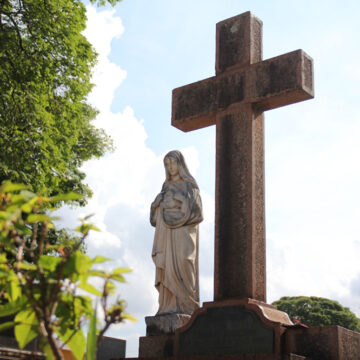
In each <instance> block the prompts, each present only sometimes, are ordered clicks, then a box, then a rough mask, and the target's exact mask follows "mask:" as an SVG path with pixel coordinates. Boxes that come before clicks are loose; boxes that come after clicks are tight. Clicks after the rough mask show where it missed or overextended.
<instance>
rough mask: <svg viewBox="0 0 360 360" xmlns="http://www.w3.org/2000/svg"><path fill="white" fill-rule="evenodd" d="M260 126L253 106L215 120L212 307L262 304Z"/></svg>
mask: <svg viewBox="0 0 360 360" xmlns="http://www.w3.org/2000/svg"><path fill="white" fill-rule="evenodd" d="M263 126H264V125H263V115H262V114H261V113H260V114H258V115H257V114H256V112H255V111H254V110H253V108H252V106H251V105H244V106H241V107H240V106H239V107H238V108H237V109H236V111H230V112H229V113H228V114H227V113H225V114H224V115H223V116H219V117H218V120H217V126H216V204H217V206H216V213H215V272H214V273H215V279H214V281H215V283H214V284H215V286H214V300H215V301H217V300H221V299H227V298H234V297H238V298H254V299H257V300H261V301H265V299H266V286H265V282H266V260H265V221H264V219H265V208H264V144H263V131H264V128H263ZM254 264H255V266H254ZM240 269H241V270H240Z"/></svg>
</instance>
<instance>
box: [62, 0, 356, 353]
mask: <svg viewBox="0 0 360 360" xmlns="http://www.w3.org/2000/svg"><path fill="white" fill-rule="evenodd" d="M249 10H250V11H252V12H253V13H254V14H255V15H256V16H257V17H259V18H260V19H261V20H262V21H263V34H264V36H263V54H264V59H267V58H271V57H274V56H277V55H281V54H283V53H286V52H290V51H293V50H296V49H300V48H301V49H303V50H304V51H305V52H307V53H308V54H309V55H310V56H311V57H312V58H313V59H314V64H315V99H314V100H310V101H306V102H303V103H298V104H294V105H291V106H287V107H284V108H280V109H276V110H272V111H269V112H267V113H266V114H265V129H266V130H265V156H266V227H267V279H268V280H267V289H268V302H271V301H274V300H277V299H278V298H280V297H281V296H286V295H314V296H323V297H328V298H331V299H335V300H338V301H340V302H341V303H342V304H344V305H346V306H349V307H350V308H351V309H352V310H353V311H355V312H356V313H357V314H358V315H360V307H359V303H360V261H359V256H360V228H359V223H360V222H359V219H360V206H359V203H360V192H359V188H358V187H359V183H360V162H359V156H360V143H359V138H360V115H359V109H360V104H359V95H360V66H359V58H360V41H359V37H360V25H359V24H360V23H359V20H358V19H359V15H360V11H359V10H360V5H358V2H357V1H355V0H353V1H341V2H340V1H309V0H303V1H288V0H287V1H286V0H277V1H276V0H274V1H270V0H269V1H265V0H264V1H254V0H252V1H240V0H238V1H231V0H222V1H215V0H208V1H204V0H196V1H194V0H192V1H190V0H182V1H179V0H171V1H169V0H153V1H149V0H123V2H122V3H120V4H118V5H117V6H116V7H115V8H114V9H112V8H110V7H106V8H100V9H97V8H90V7H89V8H88V16H89V22H88V28H87V30H86V32H85V33H86V35H87V36H88V38H89V40H90V41H91V42H92V43H93V44H94V46H95V48H96V49H97V51H98V53H99V63H98V66H97V68H96V69H95V71H94V78H93V81H94V83H95V84H96V85H97V87H96V88H95V89H94V91H93V93H92V94H91V95H90V97H89V101H90V102H92V103H93V104H94V105H95V106H97V107H98V108H99V110H100V114H99V116H98V119H97V120H96V124H97V126H99V127H103V128H105V130H106V131H107V132H108V133H109V134H110V135H111V136H112V137H113V138H114V141H115V145H116V147H117V150H116V151H115V152H114V153H112V154H108V155H106V156H105V157H104V158H102V159H100V160H97V161H90V162H88V163H87V164H86V165H85V166H84V170H85V171H86V173H87V175H88V176H87V181H88V183H89V184H90V186H91V187H92V188H93V190H94V197H93V199H92V200H91V201H90V202H89V205H88V207H87V208H85V209H77V210H69V209H66V210H65V209H63V210H61V214H62V216H63V219H64V222H65V223H66V225H67V226H69V227H71V226H73V225H74V224H75V222H74V221H73V219H74V218H76V216H80V215H82V214H88V213H95V214H96V215H95V217H94V221H95V222H96V223H97V225H99V226H100V228H101V229H102V232H101V233H100V234H94V235H92V236H91V237H90V238H89V243H88V249H89V252H90V253H91V254H93V255H94V254H99V253H101V254H103V255H106V256H108V257H110V258H112V259H114V261H113V263H112V264H111V266H124V265H125V266H129V267H131V268H133V269H134V272H133V274H132V275H130V276H129V277H128V279H129V283H128V284H126V285H123V286H121V287H119V295H120V296H122V297H124V298H125V299H126V300H128V303H129V305H128V310H129V312H130V313H132V314H133V315H135V316H136V317H137V318H138V319H139V321H138V323H136V324H127V325H121V326H116V327H115V328H113V330H110V331H109V333H108V334H109V335H110V336H121V337H123V338H126V339H127V340H128V352H127V355H128V356H133V355H137V346H138V345H137V344H138V336H144V335H145V325H144V320H143V318H144V316H148V315H154V313H155V312H156V310H157V304H156V302H157V294H156V291H155V289H154V288H153V281H154V266H153V264H152V261H151V256H150V253H151V246H152V238H153V228H152V227H151V226H150V224H149V221H148V217H149V206H150V203H151V201H152V200H153V198H154V197H155V196H156V194H157V193H158V192H159V190H160V187H161V184H162V182H163V181H164V170H163V166H162V158H163V156H164V154H165V153H166V152H168V151H169V150H172V149H180V150H182V151H183V153H184V155H185V158H186V160H187V162H188V163H189V167H190V169H191V171H192V173H193V174H194V176H195V178H196V179H197V181H198V183H199V186H200V189H201V194H202V198H203V204H204V212H205V220H204V223H203V224H202V225H201V228H200V243H201V247H200V288H201V300H202V301H211V300H212V291H213V288H212V276H213V226H214V186H215V180H214V176H215V131H214V130H215V129H214V127H210V128H206V129H202V130H198V131H194V132H191V133H182V132H181V131H179V130H177V129H175V128H173V127H171V125H170V118H171V91H172V89H173V88H176V87H178V86H182V85H186V84H188V83H191V82H194V81H197V80H201V79H203V78H206V77H209V76H212V75H214V67H215V25H216V23H217V22H218V21H221V20H224V19H226V18H228V17H231V16H234V15H237V14H240V13H243V12H245V11H249Z"/></svg>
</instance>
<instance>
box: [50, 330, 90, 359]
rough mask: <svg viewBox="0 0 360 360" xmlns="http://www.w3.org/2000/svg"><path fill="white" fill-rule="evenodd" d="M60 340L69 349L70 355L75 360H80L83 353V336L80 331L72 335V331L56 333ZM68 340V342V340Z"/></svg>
mask: <svg viewBox="0 0 360 360" xmlns="http://www.w3.org/2000/svg"><path fill="white" fill-rule="evenodd" d="M57 334H58V336H59V337H60V339H61V340H62V341H63V342H64V343H66V345H67V346H68V347H69V348H70V350H71V352H72V354H73V355H74V356H75V358H76V359H77V360H82V359H83V357H84V353H85V346H86V344H85V336H84V333H83V332H82V330H77V331H76V332H75V333H74V330H70V329H68V330H67V331H66V333H65V334H61V333H59V332H57ZM69 339H70V340H69Z"/></svg>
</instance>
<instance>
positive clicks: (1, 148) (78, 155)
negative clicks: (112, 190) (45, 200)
mask: <svg viewBox="0 0 360 360" xmlns="http://www.w3.org/2000/svg"><path fill="white" fill-rule="evenodd" d="M118 1H119V0H107V1H105V0H92V1H91V2H92V3H96V4H97V5H99V6H100V5H105V3H106V2H108V3H110V4H111V5H115V3H117V2H118ZM85 25H86V10H85V6H84V4H83V3H82V2H81V1H80V0H61V1H59V0H0V133H1V137H0V184H1V183H2V181H3V180H11V181H13V182H17V183H25V184H29V185H31V186H32V190H33V191H35V192H42V193H46V194H48V195H56V194H57V193H68V192H70V191H75V192H77V193H80V194H83V195H85V196H84V197H83V198H82V200H78V202H84V201H85V200H86V197H88V196H90V195H91V190H90V189H89V187H88V186H87V185H86V184H84V183H83V180H84V177H85V175H84V173H83V172H82V171H80V167H81V165H82V164H83V162H84V161H86V160H89V159H91V158H94V157H100V156H102V155H103V154H104V153H105V152H106V151H107V150H109V149H110V148H111V141H110V139H109V137H108V136H107V135H106V134H105V133H104V132H103V130H101V129H98V128H96V127H94V125H93V124H92V123H91V121H92V120H93V119H94V118H95V116H96V114H97V111H96V109H94V108H93V107H91V106H90V105H89V104H88V103H86V97H87V95H88V94H89V92H90V91H91V88H92V84H91V82H90V77H91V69H92V67H93V66H94V64H95V63H96V52H95V50H94V49H93V47H92V46H91V44H90V43H89V42H88V41H87V39H86V38H85V37H84V36H83V35H82V31H83V30H84V29H85Z"/></svg>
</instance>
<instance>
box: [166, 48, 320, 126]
mask: <svg viewBox="0 0 360 360" xmlns="http://www.w3.org/2000/svg"><path fill="white" fill-rule="evenodd" d="M313 97H314V89H313V62H312V59H311V57H310V56H308V55H307V54H306V53H305V52H304V51H302V50H296V51H293V52H290V53H288V54H284V55H281V56H278V57H275V58H271V59H268V60H265V61H261V62H258V63H255V64H251V65H249V66H247V67H244V68H241V69H236V70H233V71H226V72H224V73H222V74H220V75H217V76H213V77H211V78H208V79H205V80H201V81H198V82H195V83H192V84H189V85H186V86H183V87H179V88H176V89H174V90H173V97H172V119H171V123H172V125H173V126H175V127H176V128H178V129H180V130H182V131H191V130H195V129H200V128H202V127H205V126H209V125H213V124H215V122H216V114H217V113H218V112H221V111H224V110H227V109H229V108H230V107H231V106H232V105H235V104H240V103H251V104H253V105H254V106H255V107H256V108H258V109H259V110H261V111H266V110H271V109H275V108H277V107H280V106H284V105H288V104H292V103H296V102H299V101H303V100H308V99H311V98H313Z"/></svg>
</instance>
